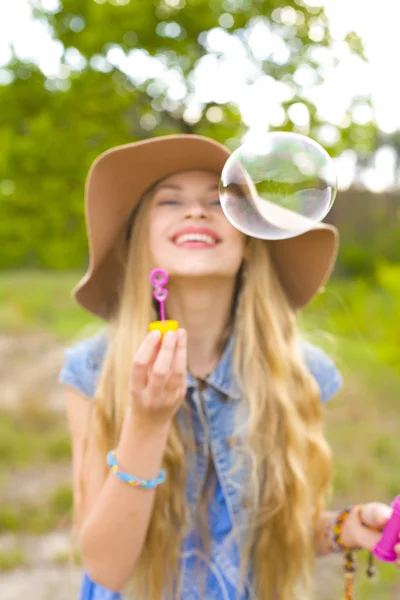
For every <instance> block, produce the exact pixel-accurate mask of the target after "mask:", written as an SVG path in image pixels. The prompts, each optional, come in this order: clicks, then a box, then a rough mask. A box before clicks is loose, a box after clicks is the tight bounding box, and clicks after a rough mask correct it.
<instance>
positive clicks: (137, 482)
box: [107, 450, 165, 489]
mask: <svg viewBox="0 0 400 600" xmlns="http://www.w3.org/2000/svg"><path fill="white" fill-rule="evenodd" d="M107 464H108V466H109V467H110V468H111V471H112V472H113V473H114V474H115V475H116V476H117V477H118V478H119V479H121V480H122V481H125V483H129V485H132V486H134V487H141V488H147V489H154V488H156V487H157V486H158V485H160V484H161V483H164V481H165V472H164V471H163V470H162V469H160V472H159V473H158V477H156V478H155V479H142V478H140V477H135V476H134V475H128V473H124V472H123V471H121V469H120V468H119V466H118V462H117V457H116V456H115V451H114V450H111V451H110V452H109V453H108V454H107Z"/></svg>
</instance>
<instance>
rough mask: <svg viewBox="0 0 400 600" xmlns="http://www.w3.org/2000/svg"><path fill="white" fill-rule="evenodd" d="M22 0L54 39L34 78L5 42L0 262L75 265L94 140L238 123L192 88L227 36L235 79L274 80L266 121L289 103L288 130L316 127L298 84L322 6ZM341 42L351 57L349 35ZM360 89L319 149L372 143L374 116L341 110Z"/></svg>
mask: <svg viewBox="0 0 400 600" xmlns="http://www.w3.org/2000/svg"><path fill="white" fill-rule="evenodd" d="M31 4H32V6H33V7H34V14H35V16H36V18H37V19H40V20H41V21H43V23H45V24H46V25H47V27H48V29H49V31H50V32H51V33H52V35H53V37H54V39H55V40H56V41H57V43H58V47H59V48H61V53H62V58H61V67H60V71H59V74H58V75H57V76H55V77H46V76H45V74H43V73H42V72H41V71H40V70H39V68H38V67H37V66H36V65H34V64H30V63H29V64H28V63H23V62H21V60H19V59H18V58H17V57H16V56H15V55H14V56H13V58H12V59H11V61H10V63H9V64H8V65H6V66H5V67H4V68H3V69H2V70H1V72H0V74H1V78H0V81H2V82H3V83H2V84H1V85H0V239H1V240H2V253H1V255H0V268H9V267H22V266H23V267H31V268H34V267H47V268H52V269H66V268H82V267H83V266H84V265H85V263H86V256H87V247H86V236H85V230H84V220H83V187H84V180H85V177H86V173H87V170H88V167H89V165H90V163H91V161H92V160H93V159H94V158H95V156H97V155H98V154H100V153H101V152H102V151H104V150H105V149H107V148H109V147H111V146H114V145H118V144H122V143H126V142H130V141H134V140H137V139H142V138H146V137H150V136H155V135H164V134H169V133H180V132H185V133H197V134H204V135H208V136H211V137H213V138H215V139H217V140H220V141H222V142H226V143H227V145H228V146H229V147H231V148H232V149H233V148H234V147H236V146H237V145H238V144H239V141H240V138H241V136H242V134H243V133H244V131H245V127H244V124H243V123H242V122H241V115H240V112H239V108H238V106H237V104H236V103H235V98H229V99H224V100H223V102H221V98H217V97H215V94H213V86H212V82H211V84H210V89H209V90H208V92H207V99H204V98H203V100H199V98H198V96H197V95H196V94H197V90H196V74H197V73H198V72H199V68H202V69H203V71H204V69H207V65H210V64H211V63H212V64H214V63H217V64H218V65H219V68H220V69H221V73H222V72H223V71H222V70H223V69H225V72H226V68H227V65H228V59H227V56H228V54H229V52H228V48H230V49H231V50H232V48H233V44H234V45H235V46H234V47H235V49H236V50H235V51H236V52H238V54H239V55H240V56H242V57H243V56H245V58H246V60H247V63H246V64H247V67H246V73H245V75H244V76H245V77H246V80H247V83H249V84H253V83H255V82H257V81H258V80H259V79H260V77H264V78H265V80H266V81H268V82H269V83H271V84H272V83H274V82H275V83H274V85H276V82H279V84H280V85H282V86H284V87H285V99H284V100H282V108H283V111H284V113H283V114H284V119H283V122H282V123H281V124H280V125H279V127H275V129H279V130H299V128H298V127H296V125H295V123H294V121H293V120H292V117H293V112H292V111H291V108H292V107H293V106H294V105H296V106H297V107H298V106H300V107H302V108H303V110H305V111H306V112H307V113H308V115H309V123H310V124H309V127H307V128H306V129H304V127H303V128H302V129H301V132H302V133H306V134H309V135H310V136H311V137H313V138H315V139H318V138H319V136H320V132H321V128H322V127H323V126H324V122H323V119H322V118H321V116H320V114H319V113H318V110H317V107H316V106H315V105H314V104H313V103H312V102H311V101H310V99H309V97H308V95H307V89H306V88H304V87H302V86H301V85H300V83H299V81H300V80H301V77H300V76H299V75H300V74H301V73H303V74H304V73H305V72H306V73H308V74H309V75H310V77H311V78H312V80H313V81H314V83H315V84H318V83H320V82H322V80H323V76H324V74H323V69H322V68H321V63H320V60H319V58H318V56H321V53H322V54H323V55H324V56H326V53H328V54H329V52H330V46H331V44H332V39H331V36H330V32H329V23H328V22H327V18H326V15H325V14H324V11H323V9H322V8H319V7H317V6H315V5H314V2H313V3H309V4H307V3H305V2H304V1H303V0H295V1H293V0H253V1H250V0H187V1H185V0H154V1H148V2H139V0H131V1H129V0H109V1H107V0H64V1H63V2H61V3H60V5H59V8H58V9H55V10H53V11H50V10H46V9H45V8H44V6H46V4H45V3H43V4H42V3H41V2H40V1H39V0H36V1H33V0H32V2H31ZM257 27H258V28H260V27H262V28H263V29H258V31H259V32H260V31H263V32H264V33H263V35H264V36H265V48H266V49H268V48H270V51H269V50H264V51H263V53H262V56H260V51H259V49H258V51H256V50H255V45H254V43H253V42H252V35H253V34H254V31H255V29H256V28H257ZM263 39H264V38H263ZM342 43H343V45H344V46H345V47H347V48H348V49H349V52H350V54H351V53H354V54H357V55H359V56H362V47H361V43H360V39H359V38H358V37H357V36H356V35H355V34H349V35H348V36H347V37H346V39H345V40H344V41H343V42H342ZM277 44H278V47H279V48H280V50H281V51H282V52H283V54H286V56H287V59H285V60H282V53H281V55H280V56H279V52H276V51H275V50H276V48H277ZM258 46H259V45H258ZM257 52H258V54H257ZM145 61H147V63H146V62H145ZM207 61H208V62H207ZM210 61H211V62H210ZM144 64H145V65H147V66H146V67H145V68H146V69H147V70H146V73H147V74H146V75H143V65H144ZM229 65H231V67H229V68H231V76H232V77H235V76H236V73H235V69H234V62H230V63H229ZM139 70H140V71H141V73H142V75H140V76H139V75H138V73H139ZM264 93H265V92H264ZM266 100H267V99H266ZM360 102H364V103H365V99H363V98H354V99H353V101H352V104H351V105H350V106H349V107H348V114H347V117H346V119H345V122H344V123H343V124H342V126H341V127H339V128H337V132H336V133H337V141H336V142H335V143H334V144H333V145H332V147H330V148H329V150H330V152H331V154H337V153H340V152H341V151H343V150H344V149H345V148H349V147H350V148H353V149H354V150H356V151H358V152H360V153H366V152H368V151H369V150H370V149H371V147H372V146H373V145H374V143H375V138H376V130H375V125H374V124H372V123H370V124H367V125H363V126H360V125H357V124H356V123H354V122H352V110H353V109H354V107H355V106H357V103H360ZM193 107H195V108H193ZM193 111H194V112H193ZM330 127H331V126H330ZM272 129H274V128H273V127H272Z"/></svg>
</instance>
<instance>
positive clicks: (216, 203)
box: [211, 198, 221, 206]
mask: <svg viewBox="0 0 400 600" xmlns="http://www.w3.org/2000/svg"><path fill="white" fill-rule="evenodd" d="M211 205H212V206H221V200H220V199H219V198H218V199H217V200H213V201H212V202H211Z"/></svg>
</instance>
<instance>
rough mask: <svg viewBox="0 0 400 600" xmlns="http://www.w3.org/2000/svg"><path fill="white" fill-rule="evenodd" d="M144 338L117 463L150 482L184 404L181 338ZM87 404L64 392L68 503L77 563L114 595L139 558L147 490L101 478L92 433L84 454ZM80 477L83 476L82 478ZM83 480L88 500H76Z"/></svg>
mask: <svg viewBox="0 0 400 600" xmlns="http://www.w3.org/2000/svg"><path fill="white" fill-rule="evenodd" d="M159 342H160V340H159V338H157V334H153V335H152V334H150V335H149V336H148V337H147V338H146V339H145V341H144V342H143V344H142V346H141V347H140V348H139V350H138V353H137V354H136V356H135V360H134V364H133V369H132V382H131V390H130V391H131V398H132V402H131V404H130V406H129V408H128V410H127V414H126V417H125V421H124V424H123V427H122V431H121V435H120V439H119V443H118V446H117V448H116V456H117V460H118V464H119V466H120V468H121V470H123V471H125V472H127V473H130V474H132V475H134V476H136V477H140V478H143V479H153V478H155V477H156V476H157V474H158V472H159V469H160V466H161V463H162V457H163V454H164V450H165V446H166V442H167V437H168V432H169V428H170V425H171V422H172V419H173V416H174V414H175V413H176V411H177V409H178V408H179V406H180V404H181V403H182V401H183V399H184V392H185V376H186V337H185V333H184V332H183V333H181V334H180V335H179V336H178V340H177V338H176V334H174V335H172V336H171V335H169V334H167V335H166V336H165V337H164V340H163V342H162V344H161V345H160V343H159ZM89 403H90V400H89V399H86V398H85V397H83V396H81V395H80V394H77V393H76V392H74V391H72V390H69V391H68V395H67V407H68V421H69V426H70V431H71V438H72V447H73V470H74V476H73V479H74V492H75V493H74V496H75V500H76V508H77V520H78V523H79V529H80V531H79V533H80V535H79V537H80V549H81V555H82V561H83V564H84V567H85V569H86V570H87V572H88V574H89V575H90V577H91V578H92V579H93V581H95V582H96V583H99V584H101V585H103V586H104V587H106V588H108V589H110V590H113V591H120V590H121V589H122V588H123V587H124V586H125V584H126V583H127V581H128V579H129V577H130V575H131V574H132V571H133V569H134V566H135V563H136V561H137V559H138V557H139V555H140V553H141V551H142V547H143V544H144V540H145V537H146V534H147V530H148V526H149V522H150V517H151V513H152V509H153V503H154V490H152V489H142V488H139V487H132V486H130V485H128V484H127V483H125V482H123V481H121V480H120V479H119V478H117V477H116V476H115V474H114V473H112V472H109V473H107V470H105V468H104V465H105V460H106V457H105V456H103V455H102V454H101V452H100V451H99V450H98V448H97V444H96V441H95V437H94V432H93V429H92V430H91V431H90V437H89V440H88V448H87V451H86V453H85V454H84V453H83V440H84V435H85V426H84V425H83V423H84V417H85V415H86V416H87V415H88V410H89V408H88V407H89ZM81 474H82V475H81ZM81 476H82V477H83V480H84V488H85V490H87V492H86V493H85V494H84V495H83V497H82V495H81V493H80V484H79V478H80V477H81Z"/></svg>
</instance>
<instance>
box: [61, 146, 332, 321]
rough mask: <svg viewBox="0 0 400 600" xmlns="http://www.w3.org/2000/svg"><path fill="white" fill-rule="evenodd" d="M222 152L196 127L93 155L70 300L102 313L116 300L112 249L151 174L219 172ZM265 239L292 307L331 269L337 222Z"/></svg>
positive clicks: (154, 177) (117, 270) (118, 272)
mask: <svg viewBox="0 0 400 600" xmlns="http://www.w3.org/2000/svg"><path fill="white" fill-rule="evenodd" d="M229 156H230V152H229V150H228V149H227V148H226V147H225V146H223V145H222V144H219V143H218V142H215V141H213V140H211V139H209V138H206V137H202V136H196V135H173V136H164V137H161V138H153V139H149V140H144V141H140V142H136V143H132V144H126V145H123V146H118V147H116V148H112V149H111V150H108V151H107V152H105V153H103V154H102V155H100V156H99V157H98V158H97V159H96V160H95V161H94V163H93V165H92V167H91V169H90V171H89V174H88V177H87V181H86V197H85V215H86V225H87V233H88V241H89V251H90V261H89V268H88V271H87V273H86V275H85V276H84V277H83V278H82V279H81V281H80V282H79V283H78V284H77V286H76V287H75V288H74V290H73V294H74V297H75V299H76V300H77V302H78V303H79V304H80V305H81V306H82V307H84V308H85V309H86V310H89V311H90V312H92V313H94V314H95V315H97V316H99V317H101V318H104V319H109V318H110V316H111V315H112V314H113V313H114V311H115V309H116V307H117V305H118V301H119V293H120V286H121V278H122V272H123V269H122V265H121V264H120V262H119V260H118V251H119V249H120V247H121V244H123V243H124V240H125V232H126V226H127V223H128V220H129V217H130V215H131V213H132V211H133V210H134V208H135V207H136V206H137V204H138V202H139V200H140V199H141V197H142V196H143V194H144V193H145V192H146V191H147V190H148V189H149V188H151V187H152V186H153V185H154V184H155V183H156V182H157V181H159V180H161V179H163V178H164V177H167V176H169V175H171V174H173V173H176V172H179V171H186V170H204V171H210V172H214V173H216V174H218V175H220V174H221V173H222V169H223V167H224V165H225V163H226V161H227V159H228V158H229ZM266 243H268V244H269V247H270V252H271V256H272V259H273V260H274V263H275V266H276V269H277V272H278V275H279V277H280V280H281V282H282V285H283V287H284V289H285V292H286V293H287V295H288V297H289V301H290V303H291V304H292V306H293V307H294V308H295V309H298V308H301V307H303V306H305V305H306V304H307V303H308V302H309V301H310V300H311V299H312V298H313V296H314V295H315V294H316V293H317V292H318V290H319V289H320V287H321V286H323V284H324V283H325V281H326V280H327V279H328V277H329V275H330V273H331V270H332V268H333V265H334V263H335V260H336V254H337V247H338V233H337V230H336V229H335V228H334V227H332V226H330V225H324V224H319V225H317V226H315V227H314V228H313V229H312V230H311V231H308V232H306V233H303V234H302V235H299V236H297V237H292V238H290V239H282V240H274V241H268V242H266Z"/></svg>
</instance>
